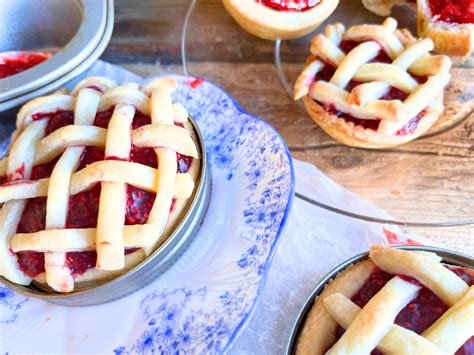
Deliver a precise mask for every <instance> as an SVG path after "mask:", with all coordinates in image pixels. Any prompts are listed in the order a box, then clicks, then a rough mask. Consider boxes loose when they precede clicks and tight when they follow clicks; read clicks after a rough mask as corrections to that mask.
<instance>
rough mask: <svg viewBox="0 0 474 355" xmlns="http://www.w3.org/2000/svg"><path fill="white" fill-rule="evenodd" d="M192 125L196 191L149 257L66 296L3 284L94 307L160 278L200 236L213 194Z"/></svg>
mask: <svg viewBox="0 0 474 355" xmlns="http://www.w3.org/2000/svg"><path fill="white" fill-rule="evenodd" d="M189 121H190V122H191V124H192V126H193V128H194V132H195V134H196V137H197V143H198V149H199V151H200V162H201V167H200V171H199V174H198V178H197V183H196V187H195V189H194V192H193V196H192V197H191V203H190V204H189V207H188V210H187V211H186V213H185V214H184V216H183V217H182V219H181V221H180V222H179V223H178V225H177V227H176V228H175V229H174V231H173V232H172V233H171V234H170V236H169V237H168V239H167V240H166V241H165V242H164V243H163V244H161V245H160V246H159V247H158V248H157V249H156V250H155V251H154V252H153V253H152V254H151V255H150V256H149V257H147V258H146V259H145V260H143V261H142V262H141V263H140V264H138V265H137V266H135V267H134V268H133V269H131V270H130V271H128V272H126V273H124V274H122V275H120V276H117V277H116V278H114V279H112V280H110V281H105V282H104V283H103V284H101V285H98V286H95V287H92V288H90V289H87V290H81V291H77V292H71V293H67V294H62V293H48V292H46V291H44V290H41V289H40V288H38V287H35V286H34V285H29V286H22V285H17V284H15V283H12V282H10V281H8V280H7V279H5V278H3V277H0V280H1V281H2V282H3V283H4V284H5V285H7V286H8V287H10V288H12V289H14V290H15V291H18V292H19V293H21V294H23V295H25V296H28V297H35V298H41V299H43V300H45V301H48V302H51V303H56V304H60V305H64V306H91V305H95V304H101V303H106V302H110V301H113V300H116V299H119V298H122V297H124V296H126V295H129V294H131V293H133V292H135V291H138V290H139V289H141V288H143V287H145V286H146V285H148V284H150V283H151V282H153V281H154V280H156V279H157V278H158V277H160V276H161V275H162V274H163V273H164V272H165V271H166V270H167V269H168V268H169V267H170V266H171V265H173V264H174V263H175V261H176V260H177V259H178V258H179V257H180V256H181V255H182V254H183V253H184V251H185V250H186V248H187V246H189V245H190V243H191V241H192V239H193V237H194V236H195V235H196V234H197V232H198V230H199V228H200V226H201V225H202V221H203V218H204V215H205V213H206V211H207V207H208V204H209V199H210V194H211V173H210V166H209V162H208V160H207V157H206V151H205V149H204V144H203V139H202V135H201V132H200V130H199V128H198V126H197V125H196V123H195V122H194V121H193V120H192V119H191V118H190V119H189Z"/></svg>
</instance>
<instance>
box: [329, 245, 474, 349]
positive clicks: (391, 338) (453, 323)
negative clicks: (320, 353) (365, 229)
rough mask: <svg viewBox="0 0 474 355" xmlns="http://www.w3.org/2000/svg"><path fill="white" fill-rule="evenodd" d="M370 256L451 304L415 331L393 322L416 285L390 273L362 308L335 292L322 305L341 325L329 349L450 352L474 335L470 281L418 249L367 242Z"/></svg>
mask: <svg viewBox="0 0 474 355" xmlns="http://www.w3.org/2000/svg"><path fill="white" fill-rule="evenodd" d="M370 257H371V259H372V261H373V262H374V263H375V264H376V265H377V266H378V267H379V268H380V269H381V270H383V271H385V272H388V273H392V274H399V275H406V276H410V277H413V278H414V279H416V280H417V281H418V282H419V283H420V284H422V285H423V286H425V287H427V288H429V289H430V290H432V291H433V292H434V293H435V294H436V295H437V296H438V297H439V298H441V300H443V301H444V302H445V303H446V304H447V305H449V306H451V308H450V309H448V311H446V312H445V314H443V315H442V316H441V318H439V319H438V320H437V321H436V322H435V323H434V324H432V325H431V326H430V327H429V328H428V329H427V330H425V331H424V332H423V334H421V335H418V334H416V333H414V332H412V331H410V330H407V329H404V328H402V327H400V326H397V325H394V324H393V322H394V320H395V317H396V316H397V314H398V312H399V311H400V310H401V309H402V308H403V307H404V306H405V305H406V304H408V303H409V302H410V301H411V300H412V299H414V298H415V297H416V296H417V294H418V291H419V290H420V289H421V286H418V285H416V284H413V283H411V282H408V281H405V280H403V279H402V278H400V277H394V278H393V279H391V280H390V281H389V282H388V283H387V284H386V285H385V286H384V287H383V288H382V289H381V290H380V291H379V292H378V293H377V294H376V295H375V296H374V297H373V298H372V299H370V300H369V302H368V303H367V305H366V306H365V307H364V308H363V309H361V308H360V307H358V306H357V305H355V304H354V303H353V302H352V301H351V300H350V299H349V298H347V297H346V296H344V295H343V294H341V293H335V294H333V295H330V296H328V297H326V298H325V299H324V307H325V309H326V311H327V312H328V313H329V315H330V316H331V317H332V318H333V319H334V320H335V321H336V322H337V323H338V324H339V325H341V326H342V327H343V328H344V329H346V331H345V333H344V334H343V335H342V337H341V338H340V339H339V340H338V341H337V342H336V344H335V345H334V346H333V347H332V348H331V349H330V351H329V353H330V354H344V353H346V354H350V353H370V351H372V350H373V349H374V348H375V347H377V348H378V349H380V350H381V351H383V352H387V353H420V352H422V353H430V354H445V353H454V352H456V350H458V349H459V348H460V347H461V346H462V345H463V344H464V343H465V342H466V341H467V340H468V339H469V338H470V337H471V336H473V335H474V286H472V287H470V288H469V286H468V285H467V284H466V283H465V282H464V281H463V280H462V279H460V278H459V277H458V276H457V275H456V274H455V273H453V272H452V271H451V270H449V269H447V268H446V267H444V266H443V265H441V264H440V263H439V260H434V259H433V258H430V257H429V256H426V255H423V254H422V253H415V252H409V251H404V250H396V249H390V248H385V247H372V248H371V251H370Z"/></svg>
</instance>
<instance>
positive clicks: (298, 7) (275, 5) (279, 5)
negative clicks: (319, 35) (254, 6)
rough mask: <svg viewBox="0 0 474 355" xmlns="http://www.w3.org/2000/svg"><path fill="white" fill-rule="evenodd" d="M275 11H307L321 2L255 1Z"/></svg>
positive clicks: (311, 0)
mask: <svg viewBox="0 0 474 355" xmlns="http://www.w3.org/2000/svg"><path fill="white" fill-rule="evenodd" d="M255 1H257V2H258V3H259V4H262V5H265V6H266V7H269V8H271V9H273V10H277V11H307V10H309V9H311V8H312V7H314V6H316V5H318V4H319V3H320V2H321V1H322V0H255Z"/></svg>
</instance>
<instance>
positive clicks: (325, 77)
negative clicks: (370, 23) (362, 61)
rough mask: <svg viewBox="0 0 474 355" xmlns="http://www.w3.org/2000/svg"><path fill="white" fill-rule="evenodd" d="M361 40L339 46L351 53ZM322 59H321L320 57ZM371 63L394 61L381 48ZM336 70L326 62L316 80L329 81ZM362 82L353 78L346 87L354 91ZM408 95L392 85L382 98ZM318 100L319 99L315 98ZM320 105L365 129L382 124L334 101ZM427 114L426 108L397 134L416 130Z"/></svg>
mask: <svg viewBox="0 0 474 355" xmlns="http://www.w3.org/2000/svg"><path fill="white" fill-rule="evenodd" d="M359 44H360V43H359V42H355V41H342V42H341V44H340V46H339V48H340V49H341V50H342V51H343V52H344V53H346V54H347V53H349V52H350V51H351V50H352V49H353V48H355V47H356V46H357V45H359ZM382 48H383V47H382ZM319 60H321V59H319ZM369 63H392V59H391V58H390V57H389V56H388V55H387V53H385V51H384V50H381V51H380V52H379V54H378V55H377V56H376V57H374V58H373V59H372V60H371V61H369ZM335 72H336V68H335V67H334V66H333V65H332V64H330V63H325V65H324V67H323V68H322V69H321V70H320V71H319V72H318V73H317V74H316V75H315V77H314V81H319V80H322V81H327V82H329V81H330V80H331V78H332V76H333V75H334V73H335ZM412 77H413V78H414V79H415V80H416V81H418V82H419V83H424V82H425V81H426V80H427V78H426V77H418V76H415V75H412ZM360 84H362V83H361V82H358V81H355V80H351V81H350V82H349V84H348V85H347V87H346V88H345V89H346V90H347V91H348V92H350V91H352V89H354V88H355V87H356V86H358V85H360ZM407 97H408V95H407V94H406V93H404V92H403V91H402V90H400V89H397V88H395V87H393V86H391V87H390V89H389V91H388V92H387V93H385V95H383V96H382V97H381V98H380V100H400V101H404V100H405V99H406V98H407ZM315 101H316V102H318V101H317V100H315ZM318 103H319V104H320V105H322V106H323V107H324V108H325V109H326V111H328V112H329V113H331V114H333V115H335V116H337V117H340V118H342V119H343V120H344V121H346V122H353V123H354V125H356V126H362V127H364V128H365V129H371V130H374V131H377V129H378V128H379V125H380V121H381V120H377V119H375V120H367V119H363V118H358V117H354V116H352V115H350V114H348V113H345V112H342V111H339V110H338V109H337V108H336V107H335V105H334V104H332V103H326V102H318ZM424 115H425V110H423V111H421V112H420V113H419V114H418V115H417V116H416V117H413V118H412V119H411V120H410V121H408V122H407V124H406V125H405V126H404V127H402V128H401V129H400V130H399V131H398V132H397V133H396V134H397V135H406V134H410V133H413V132H415V130H416V129H417V127H418V124H419V122H420V121H421V119H422V118H423V116H424Z"/></svg>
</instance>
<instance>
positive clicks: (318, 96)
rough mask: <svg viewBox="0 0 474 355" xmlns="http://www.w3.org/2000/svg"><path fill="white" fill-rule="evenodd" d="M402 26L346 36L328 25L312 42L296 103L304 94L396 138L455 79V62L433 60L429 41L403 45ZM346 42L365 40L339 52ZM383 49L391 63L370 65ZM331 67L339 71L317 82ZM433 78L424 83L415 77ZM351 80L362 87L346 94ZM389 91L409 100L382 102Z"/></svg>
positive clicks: (390, 23) (389, 24)
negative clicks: (372, 122) (376, 125)
mask: <svg viewBox="0 0 474 355" xmlns="http://www.w3.org/2000/svg"><path fill="white" fill-rule="evenodd" d="M396 27H397V22H396V21H395V20H394V19H393V18H387V19H386V20H385V21H384V23H383V24H382V25H360V26H354V27H351V28H350V29H348V30H347V31H345V28H344V26H343V25H342V24H335V25H329V26H327V27H326V30H325V33H324V35H323V34H320V35H317V36H315V37H314V38H313V40H312V46H311V53H312V55H313V56H312V57H311V59H310V62H309V63H308V64H307V66H306V67H305V69H304V70H303V72H302V73H301V74H300V76H299V77H298V79H297V82H296V84H295V93H294V97H295V99H299V98H301V97H303V96H305V95H309V96H310V97H311V98H313V99H315V100H317V101H318V102H321V103H323V104H324V103H331V104H332V105H334V106H335V108H336V109H337V110H338V111H341V112H345V113H347V114H350V115H352V116H353V117H357V118H364V119H377V120H381V123H380V125H379V128H378V129H379V131H380V132H384V133H395V132H397V131H398V130H399V129H401V128H402V127H403V126H405V125H406V124H407V123H408V121H409V120H411V119H413V118H414V117H416V116H417V115H418V114H419V113H420V112H421V111H423V110H424V109H425V108H426V107H428V106H430V105H431V104H434V103H435V101H436V100H435V99H436V98H437V97H438V96H439V95H440V94H441V93H442V90H443V88H444V86H445V85H446V84H447V83H448V81H449V79H450V76H449V74H448V71H449V69H450V65H451V64H450V60H449V59H448V58H447V57H445V56H431V55H429V51H430V50H432V49H433V43H432V41H431V40H430V39H423V40H421V41H410V43H406V45H405V44H404V43H402V41H401V40H400V39H399V38H398V37H399V36H398V34H399V33H400V32H399V31H396ZM343 40H349V41H356V42H360V41H364V42H362V43H360V44H359V45H357V46H356V47H355V48H353V49H352V50H351V51H350V52H349V53H347V54H344V52H343V51H342V50H341V49H339V46H340V44H341V42H342V41H343ZM381 50H384V51H385V52H386V53H387V55H388V56H389V57H390V58H391V59H392V63H390V64H388V63H368V62H369V61H371V60H372V59H373V58H375V57H376V56H377V55H378V54H379V52H380V51H381ZM325 63H330V64H331V65H333V66H335V67H336V70H335V72H334V74H333V76H332V77H331V79H330V80H329V82H326V81H316V82H314V77H315V76H316V74H317V73H318V72H319V71H320V70H322V69H323V68H324V66H325ZM410 73H411V74H414V75H419V76H428V79H427V81H426V82H424V83H422V84H419V83H418V82H417V81H416V80H415V79H414V78H413V77H412V76H411V75H410ZM351 80H356V81H358V82H361V83H362V84H360V85H357V86H356V87H354V88H353V89H352V90H351V92H347V91H346V90H345V88H346V86H347V85H348V84H349V82H350V81H351ZM390 86H393V87H395V88H397V89H400V90H401V91H403V92H404V93H406V94H407V95H408V97H407V98H406V99H405V100H404V101H403V102H401V101H399V100H381V99H380V98H381V97H382V96H383V95H384V94H385V93H387V92H388V90H389V88H390Z"/></svg>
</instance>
